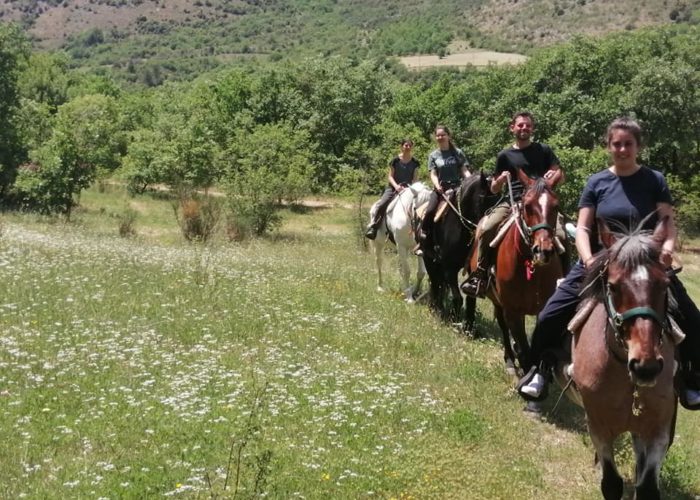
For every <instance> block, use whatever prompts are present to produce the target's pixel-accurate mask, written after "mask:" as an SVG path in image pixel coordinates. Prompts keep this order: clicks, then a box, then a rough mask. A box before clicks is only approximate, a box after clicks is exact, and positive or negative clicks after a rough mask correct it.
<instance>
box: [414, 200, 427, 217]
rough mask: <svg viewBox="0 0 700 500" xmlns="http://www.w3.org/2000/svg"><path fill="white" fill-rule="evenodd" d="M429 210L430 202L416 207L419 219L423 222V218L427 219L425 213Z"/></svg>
mask: <svg viewBox="0 0 700 500" xmlns="http://www.w3.org/2000/svg"><path fill="white" fill-rule="evenodd" d="M427 209H428V202H427V201H426V202H425V203H423V204H422V205H419V206H417V207H416V215H417V216H418V218H419V219H421V220H423V217H425V211H426V210H427Z"/></svg>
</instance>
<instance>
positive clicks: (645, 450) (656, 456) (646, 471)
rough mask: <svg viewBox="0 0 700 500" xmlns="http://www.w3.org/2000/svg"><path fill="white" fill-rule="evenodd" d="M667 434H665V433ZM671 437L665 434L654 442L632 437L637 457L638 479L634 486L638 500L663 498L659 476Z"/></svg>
mask: <svg viewBox="0 0 700 500" xmlns="http://www.w3.org/2000/svg"><path fill="white" fill-rule="evenodd" d="M664 434H665V433H664ZM669 442H670V437H669V436H668V434H665V435H663V436H661V437H659V438H657V439H655V440H654V441H652V442H650V443H649V442H645V441H644V440H643V439H642V438H640V437H639V436H636V435H634V434H633V435H632V444H633V445H634V453H635V455H636V457H637V467H636V478H637V482H636V484H635V486H634V489H635V496H636V498H637V500H657V499H659V498H661V493H660V491H659V474H660V472H661V463H662V462H663V460H664V457H665V456H666V451H667V450H668V447H669Z"/></svg>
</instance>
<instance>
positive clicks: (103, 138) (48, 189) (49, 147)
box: [15, 95, 124, 218]
mask: <svg viewBox="0 0 700 500" xmlns="http://www.w3.org/2000/svg"><path fill="white" fill-rule="evenodd" d="M118 123H119V118H118V107H117V103H116V101H115V100H114V99H112V98H111V97H107V96H101V95H92V96H84V97H80V98H78V99H75V100H73V101H70V102H68V103H66V104H63V105H62V106H59V108H58V112H57V114H56V118H55V122H54V128H53V132H52V134H51V137H50V138H49V139H48V141H46V142H45V143H44V144H42V145H41V146H40V147H39V148H38V149H37V150H36V151H34V152H32V160H33V162H34V167H33V168H27V169H22V170H21V171H20V173H19V176H18V178H17V182H16V186H15V187H16V189H17V191H18V193H19V194H20V197H21V199H22V201H23V203H24V204H25V205H26V206H27V207H29V208H34V209H37V210H40V211H42V212H44V213H55V212H57V213H63V214H65V215H66V216H67V218H70V214H71V210H72V208H73V206H74V203H75V202H74V196H75V195H77V194H79V193H80V192H81V191H82V190H83V189H85V188H86V187H88V186H89V185H90V184H91V183H92V182H93V181H94V180H95V179H96V178H97V177H98V175H99V174H100V173H101V172H102V173H108V172H112V171H114V170H115V169H116V168H117V167H118V166H119V163H120V157H121V155H122V153H123V151H124V141H123V134H122V132H121V130H119V129H118V127H117V125H118Z"/></svg>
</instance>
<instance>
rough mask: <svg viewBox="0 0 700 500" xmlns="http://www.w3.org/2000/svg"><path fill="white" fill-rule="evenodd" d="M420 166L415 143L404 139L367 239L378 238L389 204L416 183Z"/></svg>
mask: <svg viewBox="0 0 700 500" xmlns="http://www.w3.org/2000/svg"><path fill="white" fill-rule="evenodd" d="M419 166H420V165H419V164H418V161H417V160H416V159H415V158H414V157H413V141H412V140H411V139H402V140H401V152H400V153H399V154H398V156H395V157H394V159H393V160H391V163H390V164H389V173H388V174H387V182H388V186H387V187H386V188H385V189H384V193H383V194H382V197H381V198H380V199H379V201H378V202H377V203H376V204H375V206H374V213H373V215H372V217H371V220H370V223H369V225H368V226H367V232H366V233H365V236H366V237H367V238H369V239H370V240H373V239H375V238H376V237H377V229H378V228H379V225H380V224H381V222H382V219H383V218H384V214H385V213H386V209H387V207H388V206H389V203H391V200H393V199H394V196H396V194H397V193H399V194H400V193H401V192H402V191H403V190H404V189H405V188H406V187H407V186H409V185H411V184H413V183H414V182H415V180H416V170H418V167H419Z"/></svg>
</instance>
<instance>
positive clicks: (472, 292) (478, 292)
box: [459, 267, 488, 299]
mask: <svg viewBox="0 0 700 500" xmlns="http://www.w3.org/2000/svg"><path fill="white" fill-rule="evenodd" d="M459 288H460V290H462V292H464V293H465V294H466V295H469V296H471V297H475V298H477V299H483V298H484V296H485V295H486V290H487V289H488V273H487V272H486V271H485V270H484V269H483V268H480V267H477V268H476V269H475V270H474V272H472V273H471V274H470V275H469V276H468V277H467V279H466V280H464V281H463V282H462V284H461V285H460V287H459Z"/></svg>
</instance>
